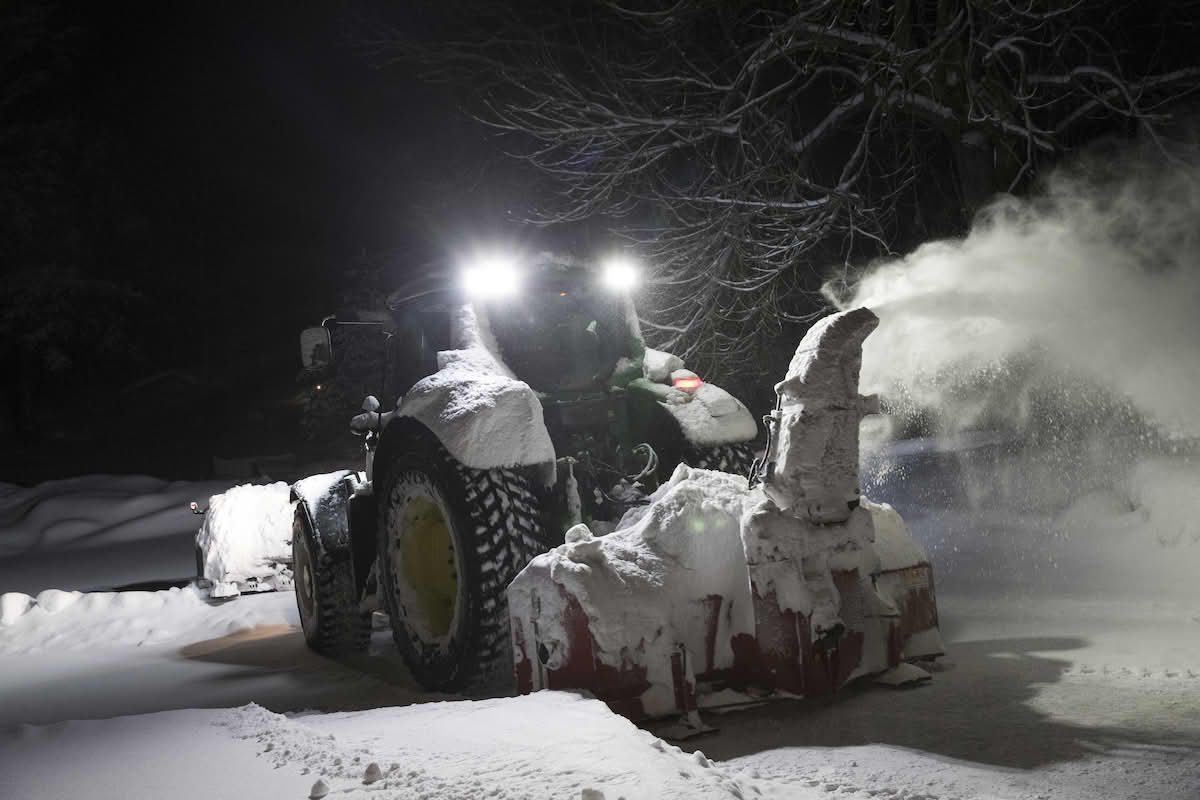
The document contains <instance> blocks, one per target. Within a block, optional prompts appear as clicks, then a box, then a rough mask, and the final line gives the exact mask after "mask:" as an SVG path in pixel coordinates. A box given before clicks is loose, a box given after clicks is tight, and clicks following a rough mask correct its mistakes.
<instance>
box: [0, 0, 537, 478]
mask: <svg viewBox="0 0 1200 800" xmlns="http://www.w3.org/2000/svg"><path fill="white" fill-rule="evenodd" d="M427 5H428V4H420V3H417V4H406V5H405V6H404V7H403V8H400V9H399V11H397V10H396V9H390V10H389V11H388V14H389V15H390V20H389V21H390V22H391V23H393V24H399V25H401V26H407V25H411V26H412V31H413V32H414V33H418V34H419V29H420V27H421V25H422V24H423V23H422V17H423V14H424V13H425V8H426V7H427ZM29 9H31V10H32V12H33V13H39V12H45V13H46V14H48V15H49V16H48V19H49V22H48V23H47V24H46V25H45V26H44V29H43V28H38V27H37V26H33V27H34V29H35V30H37V31H38V33H37V36H38V37H39V38H44V39H48V38H49V37H57V36H59V35H60V34H61V35H62V36H63V41H65V44H63V45H61V46H58V47H56V48H51V50H50V51H51V52H52V55H50V56H47V55H44V54H39V53H42V51H44V50H45V47H43V45H42V44H41V43H39V45H38V46H39V47H41V48H42V50H41V51H35V55H34V56H33V57H31V59H30V64H32V65H33V68H30V66H28V65H22V64H17V66H16V67H15V70H16V71H15V72H14V71H11V70H13V69H14V68H13V67H10V73H9V75H8V78H7V79H8V80H9V81H19V80H22V79H23V77H24V75H23V74H22V71H24V72H25V73H33V72H35V71H40V70H41V69H42V67H44V66H46V65H53V68H51V69H48V72H49V73H50V74H51V75H52V76H53V77H52V79H50V80H48V81H47V83H46V85H45V86H44V87H42V88H39V89H38V90H37V91H36V92H35V93H34V94H33V96H32V99H31V100H29V101H27V102H25V103H23V104H22V105H19V106H18V107H17V109H18V110H17V113H18V114H20V115H27V116H28V117H29V118H31V119H33V118H39V119H40V118H41V117H48V118H51V119H53V120H63V121H65V123H64V124H66V125H67V126H69V129H70V134H69V135H68V136H66V137H65V143H64V144H61V145H55V147H57V149H58V150H61V151H62V152H63V153H64V154H65V155H64V157H63V159H62V160H63V161H64V162H65V163H66V166H65V167H63V169H62V170H61V172H60V173H56V180H57V182H58V185H59V188H57V189H55V192H54V197H55V199H54V201H53V203H57V204H58V205H59V206H62V207H67V206H70V208H71V214H73V215H74V216H72V217H71V219H72V220H73V223H72V224H71V225H69V226H68V225H62V226H59V227H55V226H54V225H51V224H49V223H48V224H47V225H46V226H45V232H43V233H41V234H40V236H41V238H42V239H43V240H52V239H53V238H54V237H55V236H56V235H57V234H58V233H59V232H60V231H61V230H63V229H65V228H66V227H78V228H79V229H80V230H85V229H86V230H88V231H92V233H89V234H87V235H83V236H81V237H80V244H79V246H78V247H76V248H74V249H72V250H71V251H70V252H69V253H68V252H66V251H65V250H62V249H61V248H60V249H59V250H57V251H56V250H54V249H53V248H51V249H50V251H49V252H48V253H45V254H39V256H38V258H37V259H34V258H31V259H28V260H29V262H30V263H34V264H38V265H39V266H38V267H37V270H38V271H39V274H43V275H44V274H49V273H47V272H46V271H47V270H48V271H50V272H53V271H55V270H59V269H62V268H63V266H64V263H66V262H70V264H71V268H72V269H76V268H77V269H78V270H79V271H80V272H81V273H82V274H83V276H84V277H87V278H94V279H98V280H103V281H112V282H114V283H115V284H118V285H119V286H120V287H123V288H124V289H128V290H130V291H132V292H135V293H137V295H138V297H137V300H136V302H134V303H133V304H131V306H130V307H129V309H128V310H124V309H123V310H122V311H121V312H120V314H121V316H122V317H123V320H122V321H121V324H122V325H126V326H127V328H128V330H126V331H125V333H126V335H127V338H128V342H127V343H123V344H122V346H121V350H122V353H121V355H128V356H129V357H128V358H123V357H115V358H114V357H112V353H108V354H106V355H105V356H104V357H100V356H97V355H95V354H93V353H91V352H86V353H84V352H83V351H80V352H81V354H80V355H79V356H78V357H77V358H75V359H74V360H73V361H72V363H71V364H70V366H69V367H66V368H58V369H56V370H54V371H52V372H45V371H37V370H31V369H29V368H28V367H26V368H25V370H24V371H23V372H20V370H19V368H18V372H20V374H21V378H20V380H19V381H18V382H15V383H19V384H20V386H21V387H23V389H24V390H25V391H27V393H28V394H29V395H31V396H32V398H33V400H34V403H33V405H36V406H37V408H38V412H37V413H38V414H39V415H40V416H39V418H38V419H37V420H36V421H35V423H34V425H33V426H32V427H33V438H32V439H31V438H29V437H28V436H26V438H25V439H24V440H23V441H21V442H20V446H11V447H8V448H6V450H5V452H6V457H5V458H4V459H3V461H2V462H0V473H2V474H0V480H8V481H14V482H21V483H29V482H33V481H34V480H37V479H44V478H47V477H56V476H59V473H64V474H71V473H74V472H78V471H88V470H93V471H95V470H102V469H111V470H113V471H118V470H135V471H151V470H157V472H158V473H167V476H172V475H178V476H179V477H196V476H198V475H199V474H202V473H203V471H204V468H205V467H204V464H206V463H207V459H208V456H209V454H210V452H211V451H212V450H214V449H216V450H221V449H223V450H225V451H228V452H245V451H255V450H262V449H264V448H265V449H268V450H275V451H279V450H283V449H288V447H289V444H290V443H289V441H288V440H289V438H290V437H291V435H292V434H291V433H290V431H292V430H294V428H293V427H291V426H292V423H293V422H294V420H293V419H291V417H292V416H294V414H295V413H296V411H295V405H296V399H295V396H294V395H295V393H296V390H297V386H296V374H297V372H298V370H299V368H300V364H299V357H298V349H297V337H298V334H299V330H300V329H301V328H302V327H304V326H306V325H312V324H317V323H319V322H320V320H321V318H322V317H323V316H325V315H326V314H329V313H332V312H334V311H336V310H337V309H338V307H339V306H341V305H342V304H343V301H344V300H346V297H347V295H349V294H352V293H353V291H354V290H355V289H356V288H358V287H355V286H354V281H355V280H356V276H359V275H360V273H358V272H355V271H354V270H355V268H356V265H360V264H361V263H364V262H366V263H370V264H373V265H375V266H376V267H377V268H378V281H379V282H380V283H381V284H383V285H384V286H385V288H386V287H390V286H394V285H395V284H397V283H398V282H400V281H401V280H403V279H404V277H405V276H406V275H407V274H410V273H412V272H416V271H419V270H425V269H428V268H429V267H430V265H436V264H439V263H445V261H446V259H447V258H448V257H451V256H452V255H453V253H454V252H455V250H456V249H458V248H460V247H461V243H462V241H463V240H464V239H468V238H469V239H474V240H506V239H507V240H512V239H517V238H523V237H528V236H529V232H528V229H527V228H526V227H524V226H522V225H520V224H519V223H517V222H516V221H515V220H516V219H519V218H520V217H521V216H522V213H523V212H524V210H525V209H526V208H527V207H528V197H527V195H528V185H529V181H530V179H529V178H528V177H526V176H524V174H523V173H522V172H521V170H520V168H519V166H518V165H517V164H516V163H515V162H514V161H512V160H511V159H508V158H507V157H506V156H504V155H503V153H502V149H501V147H500V144H499V142H497V141H496V139H495V137H493V136H489V135H488V132H487V131H485V130H484V129H483V128H482V127H481V126H479V125H478V124H476V123H475V122H473V121H472V120H470V119H469V118H468V117H467V116H466V115H465V114H464V113H462V112H461V111H460V110H459V102H458V101H459V98H456V97H455V96H454V93H453V92H452V91H450V90H449V89H448V88H447V87H438V86H430V85H428V84H426V83H424V82H422V80H421V79H420V77H419V76H418V75H416V74H415V72H414V69H413V68H412V67H411V66H409V65H400V66H396V65H393V66H390V67H386V68H380V67H378V66H377V65H375V64H372V63H370V62H369V59H368V58H367V57H366V56H365V55H364V53H363V52H362V48H361V47H360V46H357V45H356V41H360V39H361V37H359V38H356V31H363V30H369V29H370V26H371V25H373V24H376V23H375V21H374V20H375V16H374V13H375V12H373V11H372V9H371V8H370V7H369V6H361V7H360V6H350V5H341V4H327V3H314V2H310V3H289V4H280V3H269V2H246V3H238V4H209V3H194V2H188V3H134V4H122V5H121V6H120V10H117V7H115V6H111V5H108V4H104V5H100V4H89V5H88V6H86V7H83V8H75V7H73V6H59V5H55V4H53V3H33V4H31V5H30V6H29ZM6 13H8V14H10V15H11V17H10V18H16V19H18V20H20V19H23V17H22V11H21V10H18V9H10V10H9V11H8V12H6ZM22 24H27V23H22ZM55 154H56V155H57V151H55ZM10 155H12V156H13V157H14V158H15V159H16V160H17V161H20V160H22V158H23V155H24V154H22V153H20V152H17V153H15V154H10ZM76 162H78V164H79V165H78V166H77V164H76ZM18 186H19V187H20V188H19V191H24V189H25V187H24V186H23V185H21V184H20V183H19V182H18ZM53 203H52V204H50V205H53ZM48 207H49V206H48ZM39 213H41V212H40V211H39ZM46 216H47V217H49V214H48V213H47V215H46ZM80 220H82V221H80ZM86 305H89V306H93V307H94V304H86ZM30 313H31V314H32V316H33V317H34V318H35V319H38V320H41V321H44V320H45V319H47V318H51V317H53V316H54V315H59V314H62V313H63V311H62V309H61V308H48V309H47V310H45V311H40V310H33V311H31V312H30ZM92 313H93V312H92V311H90V310H80V309H77V308H71V309H69V310H68V311H67V314H68V315H70V316H72V317H73V318H74V319H76V320H82V319H85V318H87V317H88V315H90V314H92ZM20 324H21V325H25V326H28V325H29V324H35V325H36V324H41V323H40V322H33V323H30V322H22V323H20ZM105 324H107V323H105ZM14 363H16V362H14ZM9 372H10V374H12V372H13V370H12V369H10V370H9ZM43 372H45V374H43ZM163 373H172V374H173V375H175V376H179V375H184V377H183V378H180V377H170V378H168V379H166V380H158V381H155V382H154V383H153V384H152V389H149V390H146V389H144V387H143V388H139V387H140V383H139V382H140V381H144V380H145V379H146V378H148V377H152V376H156V375H162V374H163ZM196 381H198V382H199V388H198V389H196V390H193V382H196ZM16 393H17V389H16V388H14V387H10V388H9V395H10V396H15V395H16ZM160 395H163V396H160ZM80 398H88V401H89V403H91V404H93V406H95V407H97V408H102V409H103V414H104V415H105V416H106V417H107V418H109V419H110V420H111V421H112V422H113V424H111V425H108V426H104V427H106V428H109V429H119V430H120V431H121V433H120V435H119V436H117V435H115V434H106V435H105V436H103V437H102V438H103V442H102V443H99V444H98V443H97V442H96V437H97V436H99V435H100V434H98V433H96V432H95V431H94V430H93V431H91V432H88V431H82V430H80V425H78V424H77V423H76V422H74V421H72V419H71V416H72V415H68V414H65V413H64V409H66V408H70V407H72V406H73V404H74V403H77V402H78V400H79V399H80ZM289 404H290V405H289ZM243 412H245V413H243ZM247 415H248V416H247ZM281 415H282V416H284V417H287V419H286V420H283V419H278V417H280V416H281ZM6 416H8V415H6ZM47 417H48V418H49V421H47V419H46V418H47ZM150 418H153V420H150ZM183 419H188V420H191V421H192V422H190V423H189V424H186V425H185V424H181V420H183ZM263 420H266V421H267V423H278V424H263ZM3 424H4V427H3V428H0V436H2V437H3V439H4V441H5V442H6V443H10V442H12V441H13V439H14V430H13V428H14V425H13V423H12V422H11V421H10V420H8V419H6V420H5V422H4V423H3ZM93 427H94V426H93ZM164 436H168V437H170V438H171V440H172V441H173V442H174V446H173V448H172V449H174V450H176V451H179V452H181V453H184V452H191V451H195V452H194V453H191V455H186V456H180V457H179V458H166V457H165V456H164V454H163V453H162V451H161V446H160V443H161V442H162V441H163V437H164ZM17 438H20V437H17ZM193 439H194V440H195V441H194V442H192V440H193ZM47 440H50V441H54V442H56V445H55V446H56V447H58V448H60V449H61V452H60V457H58V458H50V457H49V456H47V455H46V454H45V448H44V447H43V446H42V445H44V444H45V442H46V441H47ZM139 442H140V443H141V444H139ZM190 442H191V443H190ZM214 442H215V444H214ZM76 449H78V450H79V451H80V452H79V453H78V454H76V456H75V457H73V458H70V459H68V461H67V462H66V463H64V461H63V459H62V458H61V456H62V455H64V454H65V453H66V452H67V451H72V452H73V451H74V450H76ZM201 451H205V452H201ZM105 453H107V454H108V455H107V456H106V455H105ZM133 453H138V454H140V457H142V458H143V460H142V461H139V460H138V459H137V458H135V456H134V455H131V454H133ZM148 456H154V457H153V458H148V460H146V457H148ZM106 458H110V460H107V461H106V460H105V459H106ZM181 459H182V460H181Z"/></svg>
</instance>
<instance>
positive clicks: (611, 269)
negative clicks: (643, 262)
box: [600, 257, 642, 292]
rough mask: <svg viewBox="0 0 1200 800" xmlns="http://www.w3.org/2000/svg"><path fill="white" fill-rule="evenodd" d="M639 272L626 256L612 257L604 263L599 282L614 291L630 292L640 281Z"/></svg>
mask: <svg viewBox="0 0 1200 800" xmlns="http://www.w3.org/2000/svg"><path fill="white" fill-rule="evenodd" d="M641 277H642V276H641V272H640V270H638V268H637V265H636V264H634V263H633V261H631V260H630V259H628V258H621V257H618V258H613V259H610V260H608V261H606V262H605V263H604V266H603V268H602V270H601V273H600V282H601V283H603V284H604V286H605V288H607V289H611V290H612V291H614V292H632V291H633V290H634V289H636V288H637V285H638V283H639V282H640V281H641Z"/></svg>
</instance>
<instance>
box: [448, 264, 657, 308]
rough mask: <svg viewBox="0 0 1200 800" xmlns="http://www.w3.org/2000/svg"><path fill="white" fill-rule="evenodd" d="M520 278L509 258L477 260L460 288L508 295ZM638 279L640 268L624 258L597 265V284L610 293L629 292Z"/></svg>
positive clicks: (483, 296) (488, 295)
mask: <svg viewBox="0 0 1200 800" xmlns="http://www.w3.org/2000/svg"><path fill="white" fill-rule="evenodd" d="M523 277H524V276H523V275H522V274H521V270H520V269H519V268H518V267H517V265H516V264H514V263H513V262H512V261H509V260H506V259H502V258H489V259H481V260H480V261H479V262H478V263H475V264H472V265H471V266H469V267H467V268H466V269H464V270H463V272H462V287H463V289H464V290H465V291H466V293H467V294H468V295H470V296H471V297H474V298H480V299H490V298H502V297H511V296H513V295H515V294H516V293H517V292H518V291H520V289H521V284H522V279H523ZM640 280H641V272H640V270H639V269H638V268H637V265H636V264H634V263H633V261H631V260H630V259H627V258H613V259H609V260H608V261H606V262H604V263H603V264H602V265H601V267H600V285H601V286H603V287H604V288H606V289H608V290H610V291H613V292H631V291H633V290H634V289H636V288H637V285H638V283H639V282H640Z"/></svg>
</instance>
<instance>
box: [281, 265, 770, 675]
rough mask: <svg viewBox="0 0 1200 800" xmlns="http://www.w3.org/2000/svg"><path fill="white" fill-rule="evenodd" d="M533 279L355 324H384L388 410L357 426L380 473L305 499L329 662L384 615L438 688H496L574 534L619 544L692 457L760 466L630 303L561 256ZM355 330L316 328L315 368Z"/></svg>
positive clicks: (745, 431)
mask: <svg viewBox="0 0 1200 800" xmlns="http://www.w3.org/2000/svg"><path fill="white" fill-rule="evenodd" d="M523 267H524V269H523V271H522V277H523V279H524V280H523V281H522V284H521V289H520V291H519V292H513V291H505V289H506V288H507V287H502V286H496V285H487V284H486V283H485V284H484V285H483V286H482V287H479V286H477V287H476V292H475V294H474V296H469V295H468V294H466V293H465V292H464V289H463V287H462V286H461V285H458V284H457V283H456V282H453V281H451V280H450V279H448V278H446V277H442V278H436V277H435V278H431V279H425V280H421V281H414V282H412V283H410V284H408V285H406V286H404V287H402V288H401V289H400V290H398V291H397V292H394V293H393V294H392V296H391V297H390V298H389V304H388V305H389V314H388V316H387V318H386V319H383V320H378V319H376V320H353V321H350V322H351V325H352V326H355V328H356V331H362V330H367V329H368V327H367V326H374V328H373V330H374V332H375V335H376V336H377V337H378V342H377V343H376V345H374V346H376V347H377V351H378V352H380V353H382V354H383V358H384V364H383V365H382V367H381V369H380V370H379V373H378V374H379V383H378V385H379V387H380V388H379V390H378V394H379V395H381V396H382V402H380V400H379V399H378V398H377V397H376V396H371V397H368V398H367V400H366V402H365V403H364V404H363V407H362V413H360V414H358V415H357V416H355V417H354V419H353V421H352V423H351V428H352V429H353V430H354V431H355V433H358V434H360V435H363V436H364V437H365V449H366V453H367V468H366V469H365V470H364V471H350V470H346V471H343V472H339V473H333V474H331V475H328V476H315V477H314V478H309V479H306V480H305V481H301V482H299V483H297V484H296V485H295V486H294V487H293V496H294V498H295V499H296V500H298V501H299V502H298V503H297V510H296V523H295V526H294V535H293V550H294V560H295V564H296V567H295V573H296V575H295V580H296V587H297V601H298V605H299V608H300V614H301V621H302V623H303V626H304V630H305V635H306V638H307V639H308V642H309V644H310V645H311V646H313V647H314V648H315V649H317V650H319V651H323V652H327V653H333V654H340V653H345V652H351V651H354V650H359V649H362V648H363V647H364V646H365V643H366V641H367V638H368V637H367V633H368V632H369V623H370V615H371V612H372V611H373V610H381V611H384V612H386V613H387V615H388V617H389V619H390V623H391V627H392V632H393V638H394V640H395V642H396V644H397V645H398V646H399V648H400V650H401V652H402V653H403V655H404V658H405V661H406V663H407V665H408V667H409V669H410V670H411V671H412V672H413V674H414V676H415V677H416V678H417V679H418V680H419V681H420V682H421V683H422V684H423V685H425V686H427V687H429V688H431V689H439V690H462V689H476V688H485V687H491V688H494V687H496V686H497V684H498V683H503V682H504V681H505V680H506V679H507V678H508V677H509V676H511V664H510V663H509V658H510V643H509V640H508V637H509V633H508V612H507V601H506V598H505V589H506V588H507V586H508V584H509V582H510V581H511V580H512V578H513V577H514V576H515V575H516V574H517V573H519V572H520V571H521V570H522V569H523V568H524V567H525V565H526V564H528V562H529V561H530V560H531V559H532V558H533V557H534V556H536V555H538V554H539V553H542V552H545V551H546V550H549V549H550V548H552V547H554V546H555V545H557V544H559V543H561V542H562V541H563V537H564V534H565V532H566V531H567V529H568V528H569V527H570V526H571V525H573V524H575V523H579V522H587V523H588V524H589V525H590V526H591V528H592V530H594V531H595V530H601V531H602V530H604V529H605V526H606V525H607V526H609V528H610V529H611V526H614V525H615V524H616V523H617V522H618V521H619V520H620V518H621V516H623V515H624V514H625V513H627V512H629V511H630V510H631V509H635V508H636V507H638V506H641V505H645V504H646V503H647V502H648V496H649V495H650V493H652V492H653V491H654V489H655V488H656V487H657V485H658V484H659V483H660V482H663V481H665V480H666V479H667V478H669V477H670V475H671V472H672V471H673V470H674V468H675V466H676V465H677V464H679V463H681V462H686V463H688V464H690V465H691V466H694V467H700V468H709V469H722V470H725V471H730V472H740V473H743V474H744V473H746V472H748V471H749V468H750V465H751V462H752V460H753V455H754V440H755V439H756V434H757V426H756V424H755V422H754V418H753V417H752V416H751V415H750V413H749V411H748V410H747V409H746V408H745V406H744V405H742V403H741V402H740V401H738V400H736V399H735V398H733V397H732V396H731V395H729V394H728V393H726V392H724V391H723V390H721V389H720V388H719V387H716V386H713V385H711V384H707V383H705V382H703V381H702V380H700V378H699V377H698V376H696V375H695V374H694V373H691V372H689V371H687V370H686V369H684V367H683V364H682V362H681V361H679V359H677V358H675V357H674V356H671V355H669V354H666V353H661V352H658V351H654V350H650V349H648V348H646V347H645V345H644V343H643V341H642V338H641V335H640V331H639V328H638V321H637V316H636V314H635V313H634V308H633V303H632V300H631V298H630V296H629V295H628V293H626V292H622V291H615V290H613V289H611V288H609V287H608V286H605V285H604V284H603V283H602V282H601V281H600V280H599V279H598V276H597V274H596V273H594V272H593V271H592V270H590V269H587V268H585V267H582V266H579V265H576V264H572V263H569V262H564V261H562V260H555V259H546V258H543V259H541V260H537V261H533V260H531V261H530V262H529V263H528V264H525V265H523ZM483 277H484V278H485V280H486V279H487V277H488V276H483ZM495 277H496V279H497V280H499V279H500V278H501V277H503V276H495ZM481 288H482V291H479V290H480V289H481ZM344 322H345V321H343V323H339V321H338V320H336V319H333V318H331V319H328V320H326V322H325V324H324V325H323V326H322V327H323V330H324V333H322V332H321V329H309V330H307V331H305V333H304V334H303V336H302V340H301V341H302V349H303V350H304V351H305V352H304V355H305V357H306V366H308V367H310V368H314V369H324V370H326V371H327V372H328V371H330V370H331V369H332V370H333V371H335V372H336V367H337V365H338V363H339V360H341V359H349V358H351V354H349V353H344V352H339V346H338V340H339V338H340V337H339V336H338V332H339V325H340V324H344ZM344 340H346V341H348V340H349V339H344ZM326 380H327V379H326ZM393 403H394V410H392V409H393ZM385 409H387V410H385Z"/></svg>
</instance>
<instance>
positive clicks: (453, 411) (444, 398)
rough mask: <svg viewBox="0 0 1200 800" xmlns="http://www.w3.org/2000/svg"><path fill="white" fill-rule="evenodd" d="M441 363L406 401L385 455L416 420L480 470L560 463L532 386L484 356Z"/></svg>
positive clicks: (461, 353) (461, 354) (444, 354)
mask: <svg viewBox="0 0 1200 800" xmlns="http://www.w3.org/2000/svg"><path fill="white" fill-rule="evenodd" d="M438 361H439V364H440V365H441V369H439V370H438V371H437V372H435V373H434V374H432V375H430V376H428V377H426V378H423V379H421V380H420V381H417V383H416V385H414V386H413V387H412V388H411V389H409V391H408V393H407V394H406V395H405V396H404V399H403V400H402V401H401V403H400V406H399V408H397V410H396V413H395V415H394V416H393V418H392V419H391V420H390V421H389V423H388V426H387V428H386V429H385V430H384V436H383V440H381V443H380V448H381V450H382V448H383V446H384V444H386V440H387V438H388V437H389V435H391V436H394V435H395V429H397V423H399V422H400V421H401V420H402V419H403V418H404V417H411V418H412V419H415V420H416V421H418V422H420V423H421V424H422V425H424V426H425V427H426V428H427V429H429V430H430V431H431V432H432V433H433V434H434V436H436V437H437V438H438V441H440V442H441V443H442V446H443V447H445V448H446V451H447V452H449V453H450V455H452V456H454V458H455V459H457V460H458V461H459V462H461V463H463V464H465V465H466V466H468V467H472V468H474V469H494V468H496V467H519V466H531V465H535V464H553V463H554V445H553V443H552V442H551V441H550V432H549V431H548V430H547V429H546V421H545V419H544V417H543V414H542V404H541V401H540V400H538V396H537V393H536V392H534V391H533V389H532V388H530V386H529V384H527V383H525V382H524V381H520V380H517V379H516V378H514V377H512V376H510V375H506V374H503V373H502V372H501V369H502V367H500V365H498V363H497V362H496V361H495V360H494V359H493V357H492V356H491V355H490V354H488V353H486V352H483V351H481V350H470V349H467V350H443V351H441V352H440V353H438ZM375 457H376V460H379V459H380V458H381V452H377V453H376V456H375Z"/></svg>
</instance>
